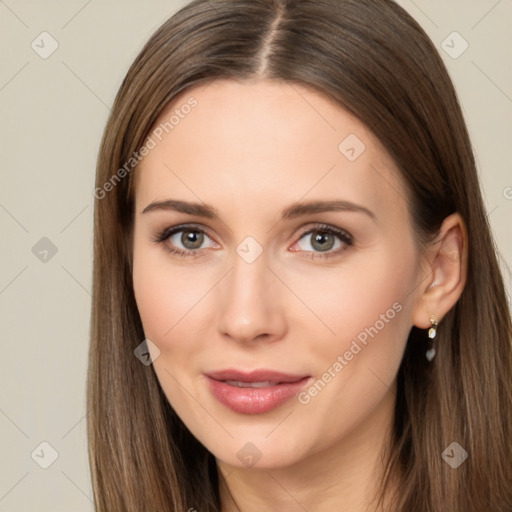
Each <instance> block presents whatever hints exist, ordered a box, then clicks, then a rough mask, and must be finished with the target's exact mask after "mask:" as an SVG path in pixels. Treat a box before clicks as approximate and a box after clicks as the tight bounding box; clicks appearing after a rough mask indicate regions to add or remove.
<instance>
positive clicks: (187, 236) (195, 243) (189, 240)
mask: <svg viewBox="0 0 512 512" xmlns="http://www.w3.org/2000/svg"><path fill="white" fill-rule="evenodd" d="M202 242H203V234H202V233H198V232H197V231H184V232H183V235H182V236H181V243H182V244H183V245H184V246H185V247H187V248H189V249H197V248H198V247H201V244H202ZM187 244H189V245H187Z"/></svg>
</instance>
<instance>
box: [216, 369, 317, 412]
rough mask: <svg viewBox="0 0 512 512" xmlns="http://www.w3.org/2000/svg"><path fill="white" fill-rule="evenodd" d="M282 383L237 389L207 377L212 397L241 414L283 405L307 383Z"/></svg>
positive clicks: (303, 381)
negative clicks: (266, 386)
mask: <svg viewBox="0 0 512 512" xmlns="http://www.w3.org/2000/svg"><path fill="white" fill-rule="evenodd" d="M309 379H310V377H304V378H303V379H301V380H299V381H297V382H284V383H282V384H276V385H275V386H269V387H268V388H239V387H237V386H231V385H229V384H226V383H225V382H222V381H219V380H215V379H212V378H211V377H208V376H207V380H208V384H209V386H210V391H211V393H212V394H213V396H214V397H215V398H216V399H217V400H218V401H219V402H220V403H221V404H223V405H225V406H226V407H228V408H229V409H231V410H232V411H235V412H238V413H241V414H262V413H265V412H268V411H271V410H273V409H276V408H277V407H279V406H280V405H282V404H284V403H285V402H286V401H288V400H289V399H290V398H292V397H293V396H295V395H296V394H297V393H298V392H299V391H300V390H301V389H302V388H303V387H304V386H305V384H306V383H307V382H308V381H309Z"/></svg>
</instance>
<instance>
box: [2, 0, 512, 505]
mask: <svg viewBox="0 0 512 512" xmlns="http://www.w3.org/2000/svg"><path fill="white" fill-rule="evenodd" d="M184 3H185V2H177V1H171V0H167V1H163V0H152V1H151V2H142V1H140V0H139V1H135V0H128V1H127V0H124V1H114V0H103V1H100V0H89V1H87V0H69V1H67V2H62V1H57V0H52V1H50V0H45V1H35V0H32V1H29V0H5V1H1V0H0V34H1V36H0V37H1V58H2V65H1V67H0V112H1V123H0V139H1V141H2V146H1V149H2V150H1V162H2V170H1V176H2V181H1V183H2V185H1V188H0V223H1V234H2V251H1V253H0V268H1V274H0V312H1V322H0V326H1V339H2V355H1V357H0V361H1V362H0V365H1V367H0V386H1V390H2V393H1V395H0V396H1V398H0V447H1V455H0V460H1V468H0V511H5V512H7V511H8V512H18V511H20V512H21V511H23V512H31V511H37V512H41V511H42V512H50V511H52V512H58V511H66V512H69V511H73V512H82V511H83V512H86V511H92V510H93V505H92V501H91V496H92V493H91V487H90V483H89V473H88V465H87V452H86V430H85V420H84V419H85V415H86V409H85V398H84V397H85V375H86V356H87V349H88V334H89V313H90V298H91V297H90V289H91V254H92V249H91V247H92V244H91V243H92V214H93V196H92V191H93V188H94V167H95V159H96V153H97V150H98V145H99V141H100V137H101V133H102V130H103V127H104V124H105V122H106V119H107V114H108V112H109V106H110V105H111V104H112V101H113V98H114V95H115V93H116V91H117V88H118V87H119V85H120V83H121V80H122V78H123V76H124V74H125V73H126V71H127V69H128V66H129V64H130V63H131V61H132V60H133V59H134V58H135V56H136V54H137V52H138V51H139V49H140V48H141V47H142V44H143V43H144V42H145V41H146V39H147V38H148V37H149V36H150V34H151V33H152V32H153V31H154V30H155V29H156V28H157V27H158V26H159V25H160V24H161V23H162V22H163V21H164V20H165V19H166V18H167V17H168V16H169V15H171V14H172V13H173V12H175V11H176V10H177V9H178V8H179V7H180V6H181V5H183V4H184ZM400 3H401V5H403V6H404V7H405V8H406V9H407V10H408V11H409V12H410V13H411V14H412V15H413V16H414V17H415V18H416V19H417V20H418V21H419V22H420V23H421V25H422V26H423V27H424V28H425V29H426V31H427V32H428V34H429V35H430V37H431V38H432V39H433V41H434V42H435V44H436V46H437V47H438V48H439V51H440V53H441V55H442V56H443V58H444V60H445V62H446V64H447V65H448V68H449V70H450V73H451V74H452V76H453V78H454V81H455V85H456V87H457V90H458V92H459V94H460V98H461V101H462V104H463V107H464V112H465V115H466V119H467V122H468V125H469V129H470V133H471V135H472V138H473V143H474V146H475V151H476V155H477V159H478V163H479V170H480V173H481V177H482V185H483V189H484V194H485V198H486V206H487V210H488V212H489V218H490V222H491V225H492V228H493V230H494V233H495V236H496V240H497V246H498V248H499V250H500V252H501V254H502V257H503V268H504V274H505V279H506V282H507V287H508V289H509V291H510V273H509V271H508V270H507V269H506V268H505V264H506V263H508V266H510V263H511V262H512V236H511V234H510V221H511V218H512V215H511V214H512V173H511V168H512V166H511V164H512V156H511V155H512V153H511V147H512V131H511V126H512V31H511V30H510V25H511V21H512V2H511V1H510V0H500V1H498V0H478V1H477V0H469V1H468V0H465V1H446V0H443V1H427V0H414V1H412V0H402V1H401V2H400ZM43 31H47V32H48V33H49V34H51V37H53V38H54V39H55V40H56V41H57V43H58V48H57V50H56V51H55V52H54V53H53V54H52V55H50V56H49V57H48V58H46V59H43V58H42V57H41V56H40V55H39V54H38V53H36V51H35V50H34V49H32V47H31V43H32V42H33V41H35V43H34V45H39V46H36V48H37V49H38V51H39V52H40V53H41V52H44V51H48V50H49V49H51V40H50V39H49V38H48V36H41V37H39V35H40V34H41V32H43ZM454 31H457V32H458V33H459V34H460V35H461V36H462V38H464V40H465V41H467V43H468V44H469V48H468V49H467V51H465V52H464V53H463V54H462V55H460V56H459V57H458V58H456V59H455V58H452V57H451V56H449V55H448V54H447V53H446V52H445V51H444V50H443V41H445V40H446V41H447V42H446V43H444V44H445V45H446V44H448V45H449V46H451V47H453V48H451V49H450V50H449V51H450V52H452V54H453V53H454V52H456V53H459V52H460V51H461V50H462V49H463V46H462V45H463V44H464V42H463V40H461V39H460V38H458V37H457V36H450V37H449V38H448V39H447V37H448V36H449V35H450V34H452V32H454ZM42 38H43V39H44V38H46V39H44V40H43V42H41V39H42ZM404 44H407V41H404ZM43 237H46V238H48V239H49V240H50V241H51V243H52V244H53V245H54V246H55V248H56V249H57V252H56V253H55V254H54V255H53V254H52V252H51V249H49V242H48V241H47V240H46V241H42V242H40V239H41V238H43ZM36 244H38V245H36ZM34 246H35V247H36V248H35V249H33V247H34ZM45 250H48V251H49V252H48V253H45V252H44V251H45ZM41 258H42V259H43V260H44V258H46V261H41ZM42 442H47V443H49V445H50V446H48V445H42V446H41V445H40V444H41V443H42ZM52 454H53V455H54V456H55V455H58V457H57V458H56V460H55V461H54V462H53V463H52V464H51V465H50V466H49V467H48V468H47V469H43V468H42V467H41V464H43V465H45V464H49V463H51V462H52Z"/></svg>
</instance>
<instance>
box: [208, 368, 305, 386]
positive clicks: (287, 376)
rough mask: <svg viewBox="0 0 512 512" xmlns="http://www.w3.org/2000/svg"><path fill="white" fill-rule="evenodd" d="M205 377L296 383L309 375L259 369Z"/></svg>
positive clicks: (219, 372) (230, 370)
mask: <svg viewBox="0 0 512 512" xmlns="http://www.w3.org/2000/svg"><path fill="white" fill-rule="evenodd" d="M206 375H207V376H208V377H210V378H212V379H214V380H220V381H222V380H235V381H239V382H265V381H270V382H277V383H281V382H297V381H299V380H302V379H304V378H306V377H309V375H296V374H291V373H283V372H278V371H274V370H267V369H260V370H252V371H250V372H242V371H240V370H233V369H227V370H220V371H216V372H208V373H206Z"/></svg>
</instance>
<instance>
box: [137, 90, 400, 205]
mask: <svg viewBox="0 0 512 512" xmlns="http://www.w3.org/2000/svg"><path fill="white" fill-rule="evenodd" d="M191 105H193V106H191ZM150 137H151V139H152V140H153V143H154V148H153V149H151V151H149V153H148V154H147V155H146V156H145V157H144V158H143V159H142V161H141V163H140V164H139V167H138V168H137V170H136V172H135V174H136V176H137V185H136V200H137V205H138V210H140V206H142V205H141V203H142V202H149V201H152V200H155V199H161V198H164V196H167V195H173V196H178V195H179V196H180V198H183V199H189V200H195V201H197V200H198V198H199V199H201V200H204V201H206V202H208V203H215V202H216V201H219V202H224V203H225V202H226V201H228V202H230V204H232V205H234V204H239V205H240V206H241V207H242V206H243V205H247V206H249V205H250V206H258V205H259V206H265V207H266V208H267V209H268V207H269V206H270V205H272V204H273V203H274V202H279V203H283V202H287V201H288V200H289V202H293V201H297V200H299V199H300V198H302V197H305V196H307V197H306V198H307V199H318V198H320V197H321V198H324V199H325V198H326V194H328V195H330V196H332V198H336V197H344V198H346V199H351V200H356V199H359V200H360V201H361V202H366V203H367V204H373V205H376V207H382V208H384V207H390V206H392V207H394V208H395V209H396V208H398V207H401V208H402V209H403V207H404V206H405V204H404V203H405V201H404V198H405V191H404V188H403V186H402V183H401V180H400V178H399V176H398V173H397V172H396V168H395V166H394V163H393V161H392V160H391V158H390V157H389V155H388V154H387V152H386V151H385V149H384V148H383V147H382V145H381V144H380V143H379V141H378V140H377V139H376V138H375V136H374V135H373V134H372V133H371V132H369V131H368V130H367V129H366V128H365V126H364V125H363V124H362V123H361V122H360V121H358V120H357V119H356V118H355V117H353V116H352V115H350V114H349V113H348V112H347V111H346V110H344V109H343V108H341V107H340V106H339V105H338V104H336V103H335V102H334V101H332V100H330V99H329V98H328V97H326V96H324V95H323V94H321V93H319V92H317V91H315V90H313V89H311V88H308V87H305V86H302V85H298V84H290V83H285V82H277V81H269V80H252V81H234V80H216V81H213V82H211V83H209V84H206V85H200V86H197V87H194V88H191V89H189V90H186V91H184V92H182V93H181V94H180V95H179V96H177V97H176V98H175V99H174V100H173V101H172V102H171V103H170V104H169V105H168V106H167V107H166V108H165V109H164V110H163V111H162V113H161V114H160V115H159V117H158V119H157V121H156V123H155V124H154V126H153V128H152V131H151V133H150ZM329 198H331V197H329ZM400 201H401V203H400ZM402 213H403V212H402Z"/></svg>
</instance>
